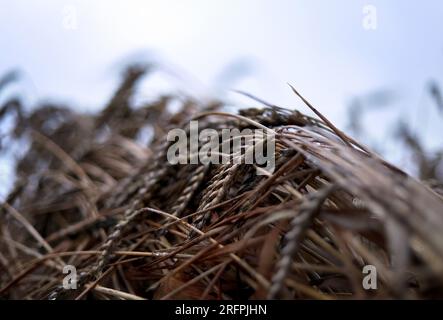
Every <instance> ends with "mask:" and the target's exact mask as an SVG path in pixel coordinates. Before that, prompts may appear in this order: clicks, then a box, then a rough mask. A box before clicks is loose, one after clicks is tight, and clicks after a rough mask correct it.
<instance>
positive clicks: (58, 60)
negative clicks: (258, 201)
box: [0, 0, 443, 199]
mask: <svg viewBox="0 0 443 320" xmlns="http://www.w3.org/2000/svg"><path fill="white" fill-rule="evenodd" d="M0 4H1V6H0V35H1V37H0V48H1V52H0V78H1V77H2V76H4V75H7V74H8V72H11V70H18V72H19V73H18V74H19V77H18V79H17V81H15V82H14V83H13V84H12V85H9V86H8V87H7V88H5V89H4V90H2V91H1V92H0V105H2V104H3V103H4V101H6V100H7V99H9V98H10V97H11V96H14V95H17V96H20V99H22V100H23V101H24V105H25V106H26V108H34V107H35V106H37V105H38V104H40V103H42V101H48V100H50V101H53V102H57V103H60V104H66V105H68V106H70V107H71V108H76V109H78V110H80V111H82V112H95V111H98V110H100V109H102V108H103V106H104V104H105V103H106V102H107V101H108V100H109V99H110V97H111V96H112V94H113V92H114V90H115V89H116V86H117V84H118V82H119V80H120V73H121V71H122V69H124V67H126V66H127V65H128V64H131V63H134V62H145V63H150V64H153V65H155V66H156V70H157V71H156V72H155V73H154V75H153V76H150V77H148V78H146V79H145V80H144V81H143V82H142V83H141V85H140V86H139V87H138V91H137V95H136V96H137V99H140V101H144V100H149V99H153V98H154V97H157V96H158V95H159V94H161V93H164V92H171V91H180V92H184V93H186V94H188V95H192V96H194V97H195V98H196V99H202V100H204V99H211V98H212V97H217V98H220V99H224V100H225V101H228V103H229V105H232V107H233V108H234V109H235V108H237V107H242V106H256V105H257V103H256V102H254V101H252V100H250V99H247V98H245V97H243V96H241V95H239V94H237V93H235V92H234V91H233V90H241V91H245V92H248V93H251V94H253V95H255V96H257V97H260V98H262V99H263V100H265V101H269V102H272V103H273V104H276V105H279V106H282V107H288V108H297V109H299V110H301V111H303V112H306V113H310V111H309V110H308V109H307V108H306V107H305V106H304V105H303V104H302V102H301V101H299V100H298V99H297V98H296V96H295V95H294V94H293V93H292V91H291V90H290V89H289V87H288V85H287V83H290V84H292V85H294V86H295V87H296V88H297V89H298V90H299V91H300V92H301V93H302V94H303V95H304V96H305V97H306V98H307V99H308V100H309V101H310V102H311V103H312V104H313V105H314V106H316V107H317V108H318V109H319V110H320V111H321V112H322V113H323V114H324V115H325V116H326V117H328V118H329V119H330V120H332V121H333V122H334V123H335V124H336V125H337V126H338V127H339V128H341V129H342V130H344V131H345V132H346V133H348V134H350V135H351V136H354V137H355V138H357V139H358V140H360V141H362V142H363V143H365V144H367V145H369V146H370V147H372V148H373V149H375V150H376V151H378V152H379V153H381V154H382V155H383V156H384V157H385V158H387V159H388V160H389V161H391V162H393V163H395V164H396V165H398V166H399V167H401V168H403V169H405V170H406V171H408V172H409V173H411V174H413V175H414V176H417V177H420V178H423V179H424V178H429V177H427V176H426V175H430V178H435V177H436V176H440V177H441V175H442V171H443V170H442V168H441V161H440V160H441V150H442V143H443V135H442V131H443V130H442V119H443V117H442V116H443V99H442V95H441V93H440V86H441V84H442V83H443V39H442V38H441V37H440V33H439V31H441V30H443V2H441V1H418V0H411V1H407V2H406V1H401V0H389V1H388V0H371V1H369V0H368V1H366V0H365V1H363V0H354V1H349V0H333V1H330V0H276V1H264V0H240V1H239V0H237V1H234V0H223V1H203V0H177V1H170V0H166V1H165V0H163V1H146V0H144V1H141V0H140V1H138V0H127V1H117V0H114V1H104V0H103V1H101V0H96V1H80V0H78V1H74V0H71V1H65V0H40V1H33V2H31V1H25V0H17V1H4V0H1V1H0ZM8 130H10V128H8V119H7V117H4V118H3V119H2V120H1V121H0V134H1V135H2V137H4V136H6V135H7V133H8ZM3 143H4V141H3ZM18 149H20V148H18ZM20 152H21V151H20V150H17V148H15V149H14V148H6V149H5V150H2V152H1V154H0V199H2V198H3V197H4V196H5V195H6V193H7V191H8V190H9V189H10V186H11V184H12V183H13V177H14V173H13V172H14V165H13V164H14V159H15V158H16V157H17V155H18V154H20ZM420 157H421V158H422V159H421V160H420V159H418V158H420ZM420 161H421V162H420ZM417 163H418V165H417ZM431 164H432V166H434V167H433V168H431V169H432V170H433V173H429V174H428V173H426V172H427V171H426V170H428V171H429V170H431V169H430V168H429V166H431ZM423 166H427V167H426V168H423Z"/></svg>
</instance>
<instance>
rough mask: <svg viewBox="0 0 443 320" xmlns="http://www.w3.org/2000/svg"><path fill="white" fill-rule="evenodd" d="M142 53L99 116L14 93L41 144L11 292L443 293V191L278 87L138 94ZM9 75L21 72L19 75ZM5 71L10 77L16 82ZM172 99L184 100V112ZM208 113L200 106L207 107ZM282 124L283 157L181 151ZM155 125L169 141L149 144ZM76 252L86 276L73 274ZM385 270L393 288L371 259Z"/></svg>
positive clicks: (22, 171)
mask: <svg viewBox="0 0 443 320" xmlns="http://www.w3.org/2000/svg"><path fill="white" fill-rule="evenodd" d="M145 72H146V69H145V68H142V67H132V68H130V69H129V70H128V71H127V73H126V76H125V79H124V81H123V83H122V85H121V87H120V88H119V90H118V91H117V92H116V94H115V96H114V98H113V99H112V100H111V101H110V103H109V104H108V105H107V106H106V108H104V109H103V111H102V112H101V113H100V114H98V115H90V114H80V113H77V112H75V111H73V110H71V109H67V108H63V107H60V106H55V105H44V106H41V107H40V108H38V109H35V110H33V111H32V112H25V110H24V108H23V107H22V105H21V103H20V101H19V100H9V101H7V103H6V104H5V105H4V106H3V107H2V109H1V110H0V115H1V116H4V115H6V114H12V116H13V117H14V119H15V120H16V126H15V129H14V132H13V135H14V136H15V138H18V137H28V138H29V141H30V142H29V148H28V149H27V151H26V153H25V154H24V155H23V157H22V158H21V159H19V161H18V164H17V181H16V183H15V186H14V188H13V190H12V191H11V192H10V194H9V196H8V197H7V199H6V201H5V203H4V204H3V206H2V209H1V215H0V236H1V241H0V294H1V296H2V297H3V298H9V299H14V298H20V299H22V298H23V299H47V298H57V299H84V298H96V299H175V298H185V299H266V298H271V299H274V298H281V299H305V298H312V299H349V298H413V299H422V298H436V297H440V298H441V297H443V283H442V281H443V199H442V196H441V195H440V194H439V193H437V192H436V191H434V190H433V189H431V188H430V187H428V186H426V185H424V184H423V183H421V182H420V181H418V180H416V179H414V178H412V177H410V176H408V175H407V174H405V173H404V172H402V171H401V170H400V169H398V168H396V167H394V166H393V165H390V164H388V163H386V162H385V161H384V160H382V159H381V158H380V157H379V156H378V155H377V154H375V153H373V152H371V151H370V150H369V149H368V148H366V147H364V146H362V145H360V144H358V143H357V142H356V141H354V140H353V139H351V138H350V137H348V136H347V135H346V134H345V133H343V132H342V131H340V130H339V129H337V128H336V127H335V126H334V125H333V124H332V123H331V122H330V121H329V120H327V119H326V118H325V117H324V116H323V115H322V114H321V113H320V112H318V111H317V110H316V109H315V108H314V107H313V106H312V105H310V104H309V102H307V101H306V100H305V99H304V98H303V97H301V96H300V95H299V94H298V92H297V91H295V89H294V92H295V93H296V94H297V95H298V96H299V97H301V98H302V100H303V101H304V102H306V104H307V105H308V107H310V108H311V109H312V110H313V111H314V113H316V115H317V116H318V118H314V117H309V116H306V115H304V114H302V113H300V112H298V111H289V110H286V109H283V108H279V107H276V106H272V105H269V104H266V103H263V102H262V101H256V102H258V103H259V104H260V107H258V108H251V109H245V110H241V111H240V112H239V114H227V113H224V112H221V110H220V109H221V108H222V107H223V104H222V103H220V102H214V103H210V104H207V105H202V104H201V103H198V102H196V101H193V100H192V99H187V98H183V97H176V96H167V97H161V98H159V99H158V101H157V102H152V103H149V104H147V105H142V106H138V107H137V108H136V107H134V106H133V105H132V102H131V101H132V100H131V96H132V93H133V91H134V85H135V84H136V83H137V81H138V80H139V79H140V78H141V76H142V75H143V74H144V73H145ZM6 80H7V79H6ZM6 80H2V82H0V83H1V84H2V86H3V85H5V83H6V82H7V81H6ZM172 100H177V101H180V102H181V108H180V110H179V111H178V112H176V113H171V112H170V110H169V109H168V108H167V106H168V103H169V102H170V101H172ZM197 114H198V116H196V115H197ZM196 118H198V119H199V121H200V123H201V124H202V126H204V127H205V128H214V129H216V130H222V129H223V128H239V129H242V128H264V127H265V128H266V129H267V130H272V131H273V132H275V133H276V168H275V171H274V172H273V173H272V174H268V175H257V174H256V172H257V171H256V168H255V167H254V165H246V164H220V165H191V164H189V165H170V164H169V163H168V162H167V161H166V150H167V148H168V143H167V142H166V139H165V137H166V134H167V132H168V130H169V129H172V128H179V127H182V128H184V129H186V123H189V121H190V120H191V119H196ZM147 127H149V128H150V129H151V131H152V132H153V139H152V141H151V142H150V143H149V144H148V145H147V146H145V145H141V144H140V143H137V139H138V136H139V134H140V132H141V131H142V130H143V129H144V128H147ZM64 264H70V265H74V266H76V268H77V270H78V275H79V279H78V280H79V282H78V289H76V290H65V289H63V288H62V287H60V285H61V284H62V280H63V277H64V276H65V275H64V274H63V273H62V272H61V269H62V267H63V265H64ZM368 264H370V265H373V266H375V267H376V270H377V281H378V288H377V290H365V289H364V288H363V286H362V279H363V277H364V274H362V269H363V267H364V266H365V265H368Z"/></svg>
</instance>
